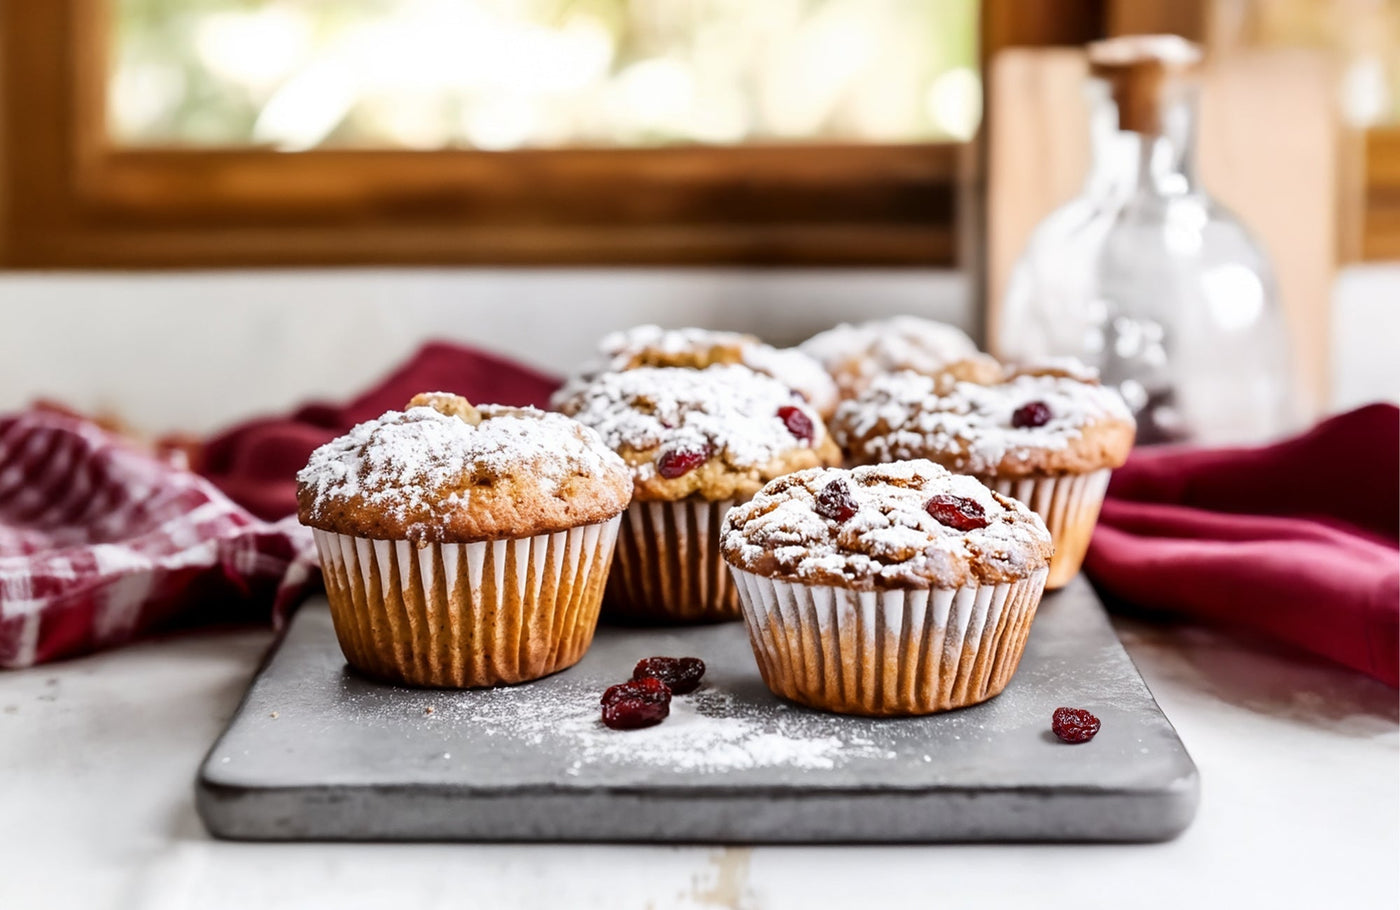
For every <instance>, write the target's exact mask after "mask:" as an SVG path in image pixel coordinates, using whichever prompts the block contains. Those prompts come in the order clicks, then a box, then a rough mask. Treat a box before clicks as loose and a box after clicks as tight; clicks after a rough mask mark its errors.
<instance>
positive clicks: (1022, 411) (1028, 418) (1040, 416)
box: [1011, 401, 1051, 430]
mask: <svg viewBox="0 0 1400 910" xmlns="http://www.w3.org/2000/svg"><path fill="white" fill-rule="evenodd" d="M1050 416H1051V415H1050V405H1048V404H1046V403H1045V402H1043V401H1032V402H1030V403H1029V404H1023V405H1021V406H1020V407H1019V408H1017V409H1016V410H1015V411H1013V412H1012V414H1011V425H1012V426H1013V427H1016V428H1017V429H1022V430H1024V429H1030V428H1034V427H1043V426H1045V425H1046V424H1047V423H1049V422H1050Z"/></svg>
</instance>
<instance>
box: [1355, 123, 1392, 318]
mask: <svg viewBox="0 0 1400 910" xmlns="http://www.w3.org/2000/svg"><path fill="white" fill-rule="evenodd" d="M1362 233H1363V237H1364V239H1363V241H1362V248H1361V253H1362V256H1363V257H1364V258H1366V259H1390V260H1400V127H1390V128H1388V129H1374V130H1370V131H1369V132H1368V133H1367V134H1366V205H1365V229H1364V231H1363V232H1362ZM1397 303H1400V301H1397Z"/></svg>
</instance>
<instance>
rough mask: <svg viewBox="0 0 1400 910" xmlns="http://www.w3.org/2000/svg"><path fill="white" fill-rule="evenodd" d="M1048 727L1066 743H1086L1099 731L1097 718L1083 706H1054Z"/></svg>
mask: <svg viewBox="0 0 1400 910" xmlns="http://www.w3.org/2000/svg"><path fill="white" fill-rule="evenodd" d="M1050 729H1051V730H1054V731H1055V735H1056V736H1058V737H1059V738H1060V739H1062V740H1064V741H1065V742H1067V743H1087V742H1088V741H1089V740H1091V739H1093V738H1094V734H1095V733H1098V732H1099V719H1098V718H1097V717H1095V716H1094V715H1092V714H1090V713H1089V712H1088V711H1085V710H1084V709H1083V708H1056V709H1055V713H1054V714H1053V715H1052V716H1051V718H1050Z"/></svg>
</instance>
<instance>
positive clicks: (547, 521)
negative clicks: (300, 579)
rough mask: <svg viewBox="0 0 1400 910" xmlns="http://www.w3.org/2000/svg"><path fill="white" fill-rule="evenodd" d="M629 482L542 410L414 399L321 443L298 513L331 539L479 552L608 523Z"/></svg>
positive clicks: (588, 433) (578, 430)
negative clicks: (482, 547)
mask: <svg viewBox="0 0 1400 910" xmlns="http://www.w3.org/2000/svg"><path fill="white" fill-rule="evenodd" d="M631 495H632V477H631V472H630V471H629V470H628V469H627V466H626V465H625V464H623V462H622V460H621V459H620V458H618V457H617V455H616V454H614V453H613V452H612V451H611V450H610V449H608V447H607V446H605V445H604V444H603V442H602V440H601V439H599V438H598V435H597V434H596V433H594V432H593V431H592V430H590V429H588V428H587V427H585V426H583V425H582V424H580V423H578V422H577V421H574V420H570V419H569V418H567V417H565V416H563V415H561V414H554V413H549V412H546V411H540V410H538V409H536V408H510V407H503V406H501V405H478V406H472V405H471V403H470V402H468V401H467V400H466V399H465V398H462V397H460V396H457V395H451V394H448V393H443V392H433V393H427V394H425V395H420V396H417V397H415V398H414V400H413V401H412V402H410V404H409V406H408V407H407V408H406V409H405V410H403V411H388V412H386V413H385V414H383V415H382V416H381V417H379V418H377V419H375V420H371V421H368V422H366V423H362V424H359V425H358V426H356V427H354V428H353V429H352V430H351V431H350V432H349V433H347V434H346V435H344V436H342V437H340V438H339V439H335V440H332V441H331V442H329V443H326V444H325V445H323V446H321V447H320V448H319V449H317V450H316V451H315V452H313V453H312V454H311V459H310V461H309V462H308V463H307V465H306V467H305V468H303V469H302V470H301V471H300V472H299V473H298V474H297V514H298V517H299V518H300V520H301V522H302V524H305V525H308V526H310V527H313V528H319V529H321V530H324V531H332V532H335V533H339V534H348V535H351V536H355V537H365V538H372V539H379V540H412V541H419V542H424V543H426V542H430V541H432V542H443V543H471V542H474V541H480V540H501V539H509V538H517V537H533V536H535V535H538V534H547V533H553V532H555V531H563V530H567V529H568V528H573V527H577V526H579V525H585V524H593V523H596V522H600V521H606V520H607V519H609V518H612V517H614V516H615V515H618V514H620V513H621V512H622V510H623V509H625V508H627V505H628V503H629V502H630V500H631Z"/></svg>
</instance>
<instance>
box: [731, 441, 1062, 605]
mask: <svg viewBox="0 0 1400 910" xmlns="http://www.w3.org/2000/svg"><path fill="white" fill-rule="evenodd" d="M720 545H721V550H722V552H723V553H724V558H725V559H726V560H727V561H728V562H729V563H731V564H732V565H734V566H737V567H739V568H741V569H746V570H747V571H749V572H753V573H755V574H758V575H763V576H766V577H769V578H778V579H782V580H784V581H792V582H798V583H801V584H808V585H831V586H837V587H843V588H855V589H858V590H871V589H888V588H957V587H962V586H964V585H968V584H997V583H1000V582H1007V581H1015V580H1017V579H1021V578H1025V577H1027V576H1029V575H1031V574H1033V573H1034V572H1035V571H1036V570H1038V569H1041V568H1043V567H1044V566H1046V565H1047V564H1048V562H1049V559H1050V554H1051V552H1052V551H1053V549H1054V548H1053V547H1052V546H1051V543H1050V532H1049V531H1047V530H1046V529H1045V523H1044V522H1043V521H1041V519H1040V517H1039V516H1038V515H1036V514H1035V513H1034V512H1032V511H1031V510H1030V509H1028V508H1027V507H1026V506H1024V505H1022V504H1021V503H1020V502H1017V501H1016V500H1014V499H1011V498H1009V497H1006V496H1002V495H1001V494H999V493H994V492H992V491H991V490H989V489H987V488H986V487H985V486H983V485H982V484H981V483H980V482H979V481H977V479H976V478H973V477H967V476H964V475H958V474H952V473H950V472H949V471H948V470H947V469H946V468H943V467H941V466H939V465H937V464H934V463H933V462H931V461H926V460H920V461H900V462H895V463H893V464H884V465H869V466H865V467H859V468H854V469H852V470H849V471H846V470H841V469H838V468H812V469H810V470H806V471H798V472H796V473H794V474H788V475H787V476H785V477H779V478H778V479H777V480H774V481H772V482H771V483H769V484H768V485H767V486H765V487H764V488H763V489H762V490H760V491H759V493H758V495H756V496H754V498H753V499H751V500H750V501H749V502H747V503H745V504H743V505H740V506H736V507H734V508H733V509H730V510H729V513H728V514H727V515H726V516H725V519H724V525H723V527H722V528H721V529H720Z"/></svg>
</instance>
